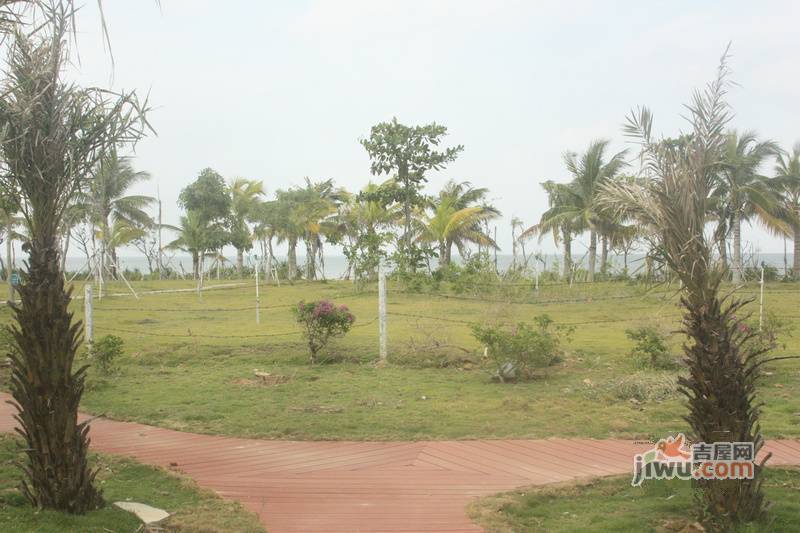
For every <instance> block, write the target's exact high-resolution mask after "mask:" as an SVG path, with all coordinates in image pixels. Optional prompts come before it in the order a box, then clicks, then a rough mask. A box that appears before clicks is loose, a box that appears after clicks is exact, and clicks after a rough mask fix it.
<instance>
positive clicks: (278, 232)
mask: <svg viewBox="0 0 800 533" xmlns="http://www.w3.org/2000/svg"><path fill="white" fill-rule="evenodd" d="M298 205H299V202H298V199H297V193H296V192H295V191H294V190H292V189H289V190H281V189H279V190H277V191H276V192H275V204H274V212H273V214H274V219H273V222H274V224H275V225H274V232H275V237H276V239H277V242H278V243H279V244H280V243H283V242H285V243H286V245H287V248H286V266H287V276H288V278H289V280H294V279H296V278H297V241H298V240H299V239H300V237H301V236H302V234H303V228H302V227H301V226H300V225H298V224H297V222H296V218H295V217H293V216H292V214H293V213H294V212H295V209H296V208H297V207H298Z"/></svg>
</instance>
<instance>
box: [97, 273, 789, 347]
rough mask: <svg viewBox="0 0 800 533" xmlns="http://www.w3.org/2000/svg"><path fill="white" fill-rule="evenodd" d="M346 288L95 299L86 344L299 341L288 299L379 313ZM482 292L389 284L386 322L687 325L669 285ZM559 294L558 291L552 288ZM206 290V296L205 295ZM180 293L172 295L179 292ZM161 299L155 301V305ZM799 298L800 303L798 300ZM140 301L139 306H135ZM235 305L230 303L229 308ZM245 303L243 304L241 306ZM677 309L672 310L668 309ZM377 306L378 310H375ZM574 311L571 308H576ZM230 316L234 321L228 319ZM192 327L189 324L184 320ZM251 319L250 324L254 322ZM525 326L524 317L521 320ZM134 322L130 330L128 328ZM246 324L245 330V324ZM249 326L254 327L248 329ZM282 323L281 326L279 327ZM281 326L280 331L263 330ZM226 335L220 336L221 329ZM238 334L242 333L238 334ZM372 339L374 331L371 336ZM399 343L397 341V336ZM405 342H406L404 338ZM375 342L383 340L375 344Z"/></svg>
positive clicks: (507, 287) (770, 294) (366, 297)
mask: <svg viewBox="0 0 800 533" xmlns="http://www.w3.org/2000/svg"><path fill="white" fill-rule="evenodd" d="M341 285H342V284H341V282H340V283H335V284H334V283H331V284H322V283H320V284H311V283H307V282H306V283H302V284H297V285H283V286H282V287H280V288H278V287H276V286H275V285H266V284H262V285H260V288H261V291H262V294H264V293H263V291H265V290H266V291H267V292H266V294H264V296H263V298H264V299H266V300H271V301H272V302H274V303H269V304H263V305H262V304H261V303H260V301H259V300H258V298H256V297H255V294H254V293H255V291H256V285H255V284H254V283H245V284H228V285H226V286H216V287H214V288H211V289H206V290H211V291H213V297H212V296H211V294H212V293H208V298H207V300H208V305H203V304H204V303H205V301H204V296H203V293H200V295H199V298H198V300H193V299H192V298H191V293H192V292H193V291H192V290H184V289H180V290H174V291H170V290H153V291H146V292H145V291H142V292H140V294H142V295H147V296H148V297H147V298H143V299H136V300H134V299H126V300H125V302H126V304H124V305H119V303H122V301H121V300H120V299H119V298H114V299H104V300H97V299H93V301H92V302H91V303H89V302H84V303H85V304H87V303H89V307H90V310H89V312H91V313H92V314H94V315H96V316H93V317H92V320H91V321H90V322H91V323H93V326H92V331H89V332H87V339H88V340H91V339H92V338H93V332H94V330H96V331H98V332H102V333H112V334H123V335H129V336H142V337H151V338H154V339H159V338H160V339H209V340H231V341H236V340H248V339H249V340H258V339H271V338H292V337H297V338H299V337H300V336H301V334H302V331H301V329H300V328H299V327H298V326H297V325H296V324H295V323H294V321H293V319H292V317H291V315H290V314H289V313H288V312H287V311H288V310H289V309H291V308H293V307H295V306H296V305H297V302H296V301H291V302H287V301H286V300H287V299H290V298H296V299H297V300H299V299H302V298H301V296H303V295H305V296H306V298H308V295H309V293H312V294H315V295H318V296H316V297H315V298H314V299H332V300H335V301H337V302H341V301H352V302H354V305H357V306H358V307H359V314H362V313H364V312H365V309H374V310H378V309H379V308H380V306H379V298H380V291H379V290H375V289H374V288H373V287H372V286H368V287H366V288H362V289H361V290H357V289H356V288H355V286H348V287H347V288H346V289H345V290H336V291H335V292H331V290H334V289H339V288H340V287H341ZM476 287H477V289H478V291H477V292H475V293H473V294H463V293H458V292H457V291H456V288H454V287H452V286H444V287H441V286H440V287H433V288H427V289H426V290H423V291H407V290H403V289H402V287H401V286H400V285H398V284H394V285H392V286H391V290H390V291H387V294H386V296H385V297H386V298H387V300H388V302H389V304H390V306H389V308H388V309H387V310H386V315H385V317H386V319H388V321H389V326H388V327H389V329H390V330H391V329H392V327H393V326H392V323H395V324H397V326H400V325H406V326H408V325H409V324H411V323H415V324H417V325H418V326H419V327H421V326H422V325H424V326H425V327H428V328H431V329H434V330H435V329H437V328H438V329H445V328H462V327H463V328H468V327H470V326H471V325H473V324H479V323H486V322H490V321H495V322H499V321H502V320H508V321H511V320H514V319H515V318H516V317H517V316H518V315H519V314H520V313H521V314H522V318H523V319H524V318H528V319H530V314H529V312H530V311H531V310H534V309H536V308H542V309H541V310H542V313H544V312H549V311H550V308H551V307H556V306H558V305H563V306H566V307H565V309H564V310H563V313H562V311H561V310H557V309H553V311H557V312H559V313H562V314H564V315H566V317H559V320H558V324H559V325H563V326H567V327H572V326H574V327H577V326H601V327H602V326H604V325H607V324H615V323H637V322H639V323H642V322H645V321H652V320H661V321H664V322H669V323H672V324H676V323H678V322H679V321H680V320H681V315H680V312H679V311H678V309H677V305H675V304H677V302H678V299H677V295H678V293H679V289H678V288H677V287H669V286H640V285H635V284H630V283H627V282H602V283H598V284H588V283H586V282H580V283H573V284H568V283H547V284H544V283H540V284H539V287H538V289H537V288H536V287H534V284H533V283H531V282H526V283H518V282H512V283H494V284H490V283H479V284H476ZM554 289H555V290H554ZM204 292H205V291H204ZM248 292H252V293H253V295H252V297H253V301H254V303H253V304H247V305H241V304H242V303H243V302H242V300H244V299H245V298H250V297H251V295H249V294H248ZM173 293H174V294H173ZM736 294H737V295H738V296H741V297H758V296H760V295H761V292H760V288H758V287H757V288H755V290H754V289H753V288H751V287H744V288H741V289H739V290H738V291H737V292H736ZM764 295H765V297H766V300H767V301H768V302H769V300H770V298H778V297H779V298H786V297H787V296H788V297H791V296H793V295H797V296H800V286H798V285H796V284H791V285H790V284H786V285H777V284H773V285H770V287H769V290H768V291H765V293H764ZM172 296H175V298H177V299H183V300H184V301H181V302H180V303H178V304H177V305H176V304H174V303H173V304H172V305H152V303H156V304H158V303H160V302H158V300H161V299H162V298H171V297H172ZM637 299H639V300H642V301H643V303H645V305H641V306H635V305H633V306H632V305H630V304H629V303H628V302H632V301H635V300H637ZM154 300H155V301H154ZM450 301H455V302H459V304H458V306H457V307H455V308H454V307H452V306H449V304H448V303H447V302H450ZM799 301H800V300H799ZM134 302H135V303H134ZM601 302H608V303H612V304H613V303H614V302H624V305H620V306H613V305H612V306H611V308H604V309H605V311H603V310H601V312H606V313H607V314H608V316H604V317H594V318H587V319H580V317H579V316H578V317H575V318H578V319H577V320H576V319H574V318H571V315H574V314H575V312H574V307H569V306H574V305H575V304H578V305H582V306H585V305H591V304H593V303H601ZM226 304H230V305H226ZM237 304H239V305H237ZM497 304H499V305H502V306H506V307H514V306H525V307H524V310H522V309H520V310H517V311H513V312H510V313H507V314H506V315H504V316H499V315H496V314H495V313H494V310H493V309H491V306H493V305H497ZM670 305H671V306H672V307H668V306H670ZM373 306H374V307H373ZM570 309H572V310H573V311H570ZM117 313H122V314H123V315H122V317H123V318H119V317H118V316H116V315H117ZM126 313H143V314H145V315H147V314H148V313H150V314H153V313H154V314H158V315H160V316H158V317H157V318H158V320H152V321H150V319H144V320H142V321H141V324H147V326H148V327H131V326H130V324H135V322H133V323H132V322H131V319H126V318H124V315H125V314H126ZM243 313H255V314H256V317H259V316H261V315H259V313H265V315H264V318H265V319H266V323H265V324H258V321H259V319H258V318H257V319H256V320H252V318H245V317H243V316H242V314H243ZM204 314H213V315H214V317H213V318H210V317H204V316H202V315H204ZM369 316H372V318H370V319H369V320H367V321H361V320H357V322H356V324H354V326H353V329H357V330H363V328H369V327H375V332H374V334H375V335H379V334H380V333H379V328H378V327H377V326H378V324H379V323H380V319H381V317H380V315H378V316H374V315H373V314H372V313H370V314H369ZM225 317H228V318H225ZM780 318H782V319H786V320H796V319H800V315H797V314H782V315H780ZM187 320H189V321H190V323H189V325H188V326H187V325H186V321H187ZM251 320H252V322H250V321H251ZM520 321H524V320H520ZM231 323H236V324H237V333H226V332H225V329H227V328H228V325H229V324H231ZM126 324H128V325H126ZM243 324H245V326H243ZM246 324H251V325H246ZM278 326H280V327H278ZM272 327H276V329H278V331H265V330H268V329H270V328H272ZM220 330H221V331H220ZM238 331H240V332H238ZM369 336H370V337H371V336H372V334H371V333H370V334H369ZM394 340H395V342H397V339H396V338H395V339H394ZM400 340H402V339H400ZM376 345H377V343H376Z"/></svg>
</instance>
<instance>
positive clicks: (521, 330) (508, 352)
mask: <svg viewBox="0 0 800 533" xmlns="http://www.w3.org/2000/svg"><path fill="white" fill-rule="evenodd" d="M534 322H535V325H534V326H530V325H528V324H526V323H524V322H519V323H518V324H517V325H516V326H514V327H513V328H511V329H506V328H503V327H498V326H481V325H479V324H473V325H472V326H471V328H472V334H473V335H474V336H475V338H476V339H477V340H478V342H480V343H481V344H483V345H485V346H486V347H487V356H488V358H489V361H490V362H491V364H492V367H493V370H494V375H493V377H494V378H496V379H498V380H500V381H514V380H517V379H529V378H531V377H533V374H534V371H535V370H536V369H539V368H545V367H548V366H551V365H553V364H555V363H557V362H559V361H560V360H561V358H562V355H563V353H562V350H561V342H562V341H563V340H565V338H567V337H568V336H569V334H570V333H571V332H572V329H571V328H570V329H567V328H564V327H561V326H553V320H552V319H551V318H550V317H549V316H547V315H540V316H537V317H535V318H534Z"/></svg>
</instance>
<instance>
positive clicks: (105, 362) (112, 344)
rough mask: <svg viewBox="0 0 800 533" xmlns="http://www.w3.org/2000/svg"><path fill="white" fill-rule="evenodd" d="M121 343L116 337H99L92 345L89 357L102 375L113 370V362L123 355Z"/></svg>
mask: <svg viewBox="0 0 800 533" xmlns="http://www.w3.org/2000/svg"><path fill="white" fill-rule="evenodd" d="M123 344H124V343H123V341H122V339H121V338H119V337H117V336H116V335H106V336H104V337H100V338H99V339H98V340H97V341H95V342H94V344H93V345H92V350H91V357H92V359H94V361H95V364H96V365H97V368H98V369H99V370H100V372H101V373H103V374H109V373H110V372H111V371H112V370H113V368H114V361H116V360H117V359H119V357H120V356H121V355H122V354H123V353H124V350H123Z"/></svg>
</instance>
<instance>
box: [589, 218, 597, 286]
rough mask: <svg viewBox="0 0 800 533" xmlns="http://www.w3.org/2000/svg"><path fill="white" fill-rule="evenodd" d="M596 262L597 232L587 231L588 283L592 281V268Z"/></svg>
mask: <svg viewBox="0 0 800 533" xmlns="http://www.w3.org/2000/svg"><path fill="white" fill-rule="evenodd" d="M596 262H597V232H596V231H595V230H590V231H589V278H588V281H589V283H591V282H593V281H594V269H595V263H596Z"/></svg>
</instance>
